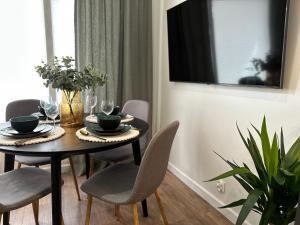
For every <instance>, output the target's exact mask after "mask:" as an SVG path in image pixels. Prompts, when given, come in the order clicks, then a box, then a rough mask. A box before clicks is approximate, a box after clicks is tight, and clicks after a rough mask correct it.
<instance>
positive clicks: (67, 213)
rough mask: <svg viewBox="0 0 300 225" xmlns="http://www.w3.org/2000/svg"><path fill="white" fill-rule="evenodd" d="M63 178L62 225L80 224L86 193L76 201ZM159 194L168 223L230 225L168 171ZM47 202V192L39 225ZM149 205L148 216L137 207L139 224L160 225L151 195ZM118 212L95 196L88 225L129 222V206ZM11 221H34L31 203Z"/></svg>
mask: <svg viewBox="0 0 300 225" xmlns="http://www.w3.org/2000/svg"><path fill="white" fill-rule="evenodd" d="M63 179H64V181H65V184H64V186H63V200H62V205H63V216H64V220H65V225H83V224H84V218H85V210H86V206H87V198H86V195H85V194H84V193H82V192H81V197H82V200H81V201H80V202H79V201H78V200H77V196H76V191H75V188H74V186H73V181H72V177H71V175H70V174H69V173H67V174H64V175H63ZM84 180H85V178H84V177H80V178H78V182H79V184H81V183H82V182H84ZM160 195H161V199H162V203H163V206H164V208H165V211H166V216H167V218H168V220H169V224H170V225H232V223H231V222H229V221H228V220H227V219H226V218H225V217H224V216H222V215H221V214H220V213H219V212H218V211H216V210H215V209H214V208H213V207H212V206H210V205H209V204H208V203H207V202H205V201H204V200H202V199H201V198H199V197H198V196H197V195H196V194H195V193H194V192H193V191H191V190H190V189H189V188H187V187H186V186H185V185H184V184H183V183H181V182H180V181H179V180H178V179H177V178H176V177H175V176H174V175H172V174H171V173H167V175H166V177H165V179H164V182H163V184H162V185H161V187H160ZM50 203H51V202H50V196H47V197H45V198H43V199H41V200H40V216H39V222H40V225H50V224H51V207H50ZM148 205H149V214H150V216H149V217H148V218H143V217H142V216H141V215H142V214H141V207H139V208H140V212H139V215H140V216H139V218H140V225H160V224H161V225H163V223H162V220H161V218H160V214H159V208H158V206H157V203H156V201H155V196H154V195H153V196H151V197H150V198H149V199H148ZM120 212H121V218H120V219H119V220H118V219H117V218H116V217H115V216H114V206H113V205H111V204H107V203H104V202H101V201H99V200H96V199H95V200H94V201H93V206H92V213H91V225H129V224H130V225H132V224H133V215H132V208H131V206H121V208H120ZM11 225H34V216H33V212H32V207H31V206H27V207H24V208H22V209H18V210H15V211H13V212H12V213H11Z"/></svg>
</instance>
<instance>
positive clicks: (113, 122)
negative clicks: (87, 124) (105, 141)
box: [97, 115, 121, 130]
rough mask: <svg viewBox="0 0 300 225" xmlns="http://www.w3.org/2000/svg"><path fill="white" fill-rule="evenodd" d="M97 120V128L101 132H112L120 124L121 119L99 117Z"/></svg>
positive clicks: (109, 116) (117, 117) (116, 117)
mask: <svg viewBox="0 0 300 225" xmlns="http://www.w3.org/2000/svg"><path fill="white" fill-rule="evenodd" d="M97 119H98V124H99V126H100V127H101V128H102V129H103V130H114V129H116V128H117V127H118V126H119V125H120V122H121V117H120V116H115V115H108V116H106V115H105V116H103V115H99V116H98V117H97Z"/></svg>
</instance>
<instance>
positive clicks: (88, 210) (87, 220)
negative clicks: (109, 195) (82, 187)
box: [85, 195, 93, 225]
mask: <svg viewBox="0 0 300 225" xmlns="http://www.w3.org/2000/svg"><path fill="white" fill-rule="evenodd" d="M92 202H93V197H92V196H91V195H88V204H87V208H86V217H85V225H90V220H91V210H92Z"/></svg>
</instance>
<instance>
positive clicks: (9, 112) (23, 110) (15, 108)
mask: <svg viewBox="0 0 300 225" xmlns="http://www.w3.org/2000/svg"><path fill="white" fill-rule="evenodd" d="M39 104H40V101H39V100H36V99H24V100H17V101H13V102H10V103H9V104H8V105H7V107H6V121H8V120H9V119H10V118H12V117H15V116H22V115H30V114H32V113H35V112H37V110H38V106H39ZM15 161H16V162H18V169H20V168H21V165H22V164H24V165H27V166H35V167H39V166H42V165H46V164H49V163H50V162H51V158H50V157H32V156H18V155H17V156H16V157H15ZM69 162H70V166H71V170H72V175H73V179H74V184H75V188H76V193H77V197H78V200H80V193H79V188H78V183H77V179H76V175H75V171H74V164H73V160H72V158H71V157H69Z"/></svg>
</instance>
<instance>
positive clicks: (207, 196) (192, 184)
mask: <svg viewBox="0 0 300 225" xmlns="http://www.w3.org/2000/svg"><path fill="white" fill-rule="evenodd" d="M168 169H169V171H170V172H171V173H172V174H174V175H175V176H176V177H177V178H178V179H179V180H181V181H182V182H183V183H184V184H185V185H187V186H188V187H189V188H190V189H192V190H193V191H194V192H195V193H196V194H198V195H199V196H200V197H201V198H203V199H204V200H205V201H207V202H208V203H209V204H210V205H212V206H213V207H214V208H216V210H218V211H219V212H220V213H221V214H223V215H224V216H225V217H226V218H228V219H229V220H230V221H231V222H233V223H235V222H236V219H237V217H238V214H237V213H236V212H235V211H233V210H232V209H230V208H228V209H219V208H218V207H220V206H221V205H225V204H224V203H223V202H222V201H220V200H219V199H217V198H216V196H214V195H213V194H212V193H210V192H209V191H208V190H207V189H205V188H204V187H203V186H201V185H200V184H199V183H197V182H196V181H194V180H193V179H192V178H190V177H189V176H188V175H186V174H185V173H184V172H182V171H181V170H180V169H178V168H177V167H176V166H175V165H173V164H172V163H169V166H168ZM244 224H246V225H251V224H250V223H249V222H248V221H245V223H244Z"/></svg>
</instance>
